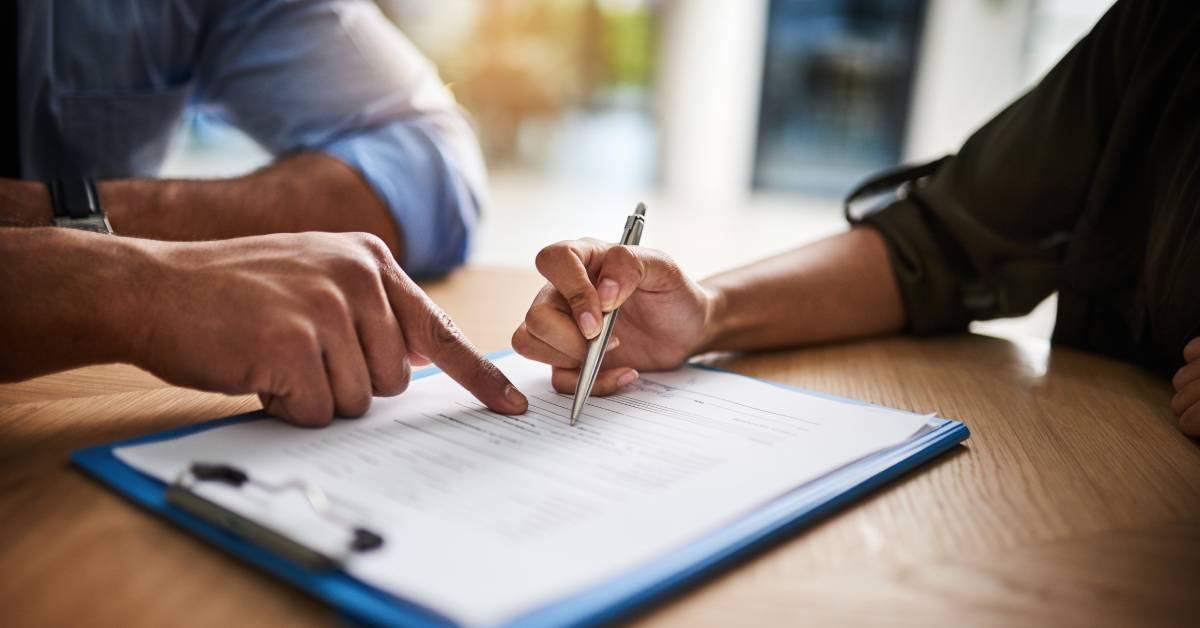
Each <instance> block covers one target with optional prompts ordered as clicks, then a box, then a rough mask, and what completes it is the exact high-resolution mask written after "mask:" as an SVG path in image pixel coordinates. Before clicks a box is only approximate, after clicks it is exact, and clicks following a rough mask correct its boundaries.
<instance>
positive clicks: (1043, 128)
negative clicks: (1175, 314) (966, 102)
mask: <svg viewBox="0 0 1200 628" xmlns="http://www.w3.org/2000/svg"><path fill="white" fill-rule="evenodd" d="M1138 4H1139V3H1130V2H1124V1H1123V2H1118V3H1117V4H1116V5H1115V6H1114V7H1113V8H1112V9H1110V10H1109V12H1108V13H1107V14H1106V15H1105V16H1104V17H1103V18H1102V19H1101V20H1100V22H1099V23H1098V24H1097V25H1096V27H1095V28H1094V29H1093V30H1092V32H1091V33H1089V34H1088V35H1087V36H1086V37H1085V38H1083V39H1082V40H1081V41H1080V42H1079V43H1078V44H1076V46H1075V47H1074V48H1073V49H1072V50H1071V51H1070V52H1069V53H1068V54H1067V55H1066V56H1065V57H1064V58H1063V59H1062V60H1061V61H1060V62H1059V63H1058V64H1057V65H1056V66H1055V67H1054V68H1053V69H1052V70H1051V71H1050V72H1049V73H1048V74H1047V75H1046V77H1045V78H1044V79H1043V80H1042V81H1041V82H1040V83H1039V84H1038V85H1036V86H1035V87H1034V88H1033V89H1032V90H1030V91H1029V92H1028V93H1026V94H1025V95H1023V96H1022V97H1021V98H1019V99H1018V100H1016V101H1015V102H1014V103H1012V104H1011V105H1010V106H1009V107H1007V108H1006V109H1005V110H1003V111H1002V112H1001V113H1000V114H998V115H997V116H996V117H995V118H993V119H992V120H991V121H989V122H988V123H987V124H985V125H984V126H983V127H982V128H980V129H979V130H978V131H976V132H975V133H974V134H973V135H972V136H971V137H970V138H969V139H968V140H967V141H966V143H965V144H964V145H963V146H962V149H961V150H960V151H959V153H958V154H957V155H955V156H954V157H952V158H950V159H949V160H948V161H947V162H946V163H945V164H944V165H943V166H942V167H941V169H940V170H939V171H938V172H937V173H936V174H934V175H932V176H930V177H928V178H927V179H925V180H924V181H922V182H920V183H918V184H916V185H914V186H912V187H911V188H910V189H909V192H908V194H907V195H905V196H904V197H903V198H900V199H898V200H896V201H894V202H893V203H891V204H890V205H888V206H887V207H885V208H884V209H883V210H881V211H879V212H876V213H874V214H872V215H869V216H867V217H866V218H865V219H864V220H863V222H865V223H866V224H867V225H869V226H872V227H874V228H876V229H878V230H879V231H880V232H881V233H882V234H883V236H884V240H885V241H886V242H887V245H888V249H889V254H890V257H891V261H892V266H893V270H894V272H895V275H896V280H897V283H898V284H899V287H900V294H901V298H902V299H903V301H904V305H905V309H906V311H907V314H908V320H909V330H910V331H911V332H913V333H916V334H928V333H936V332H942V331H956V330H961V329H964V328H965V327H966V325H967V323H969V322H970V321H972V320H982V319H989V318H998V317H1005V316H1016V315H1020V314H1024V313H1027V312H1029V310H1031V309H1032V308H1033V307H1034V306H1036V305H1037V304H1038V303H1039V302H1040V301H1041V300H1042V299H1044V298H1045V297H1047V296H1049V295H1050V293H1052V292H1053V291H1054V290H1055V289H1056V288H1057V286H1058V283H1059V280H1060V274H1061V271H1062V266H1063V262H1064V259H1065V256H1066V253H1067V250H1068V246H1069V243H1070V240H1071V237H1072V233H1073V232H1074V231H1075V229H1076V227H1077V223H1078V221H1079V220H1080V219H1081V215H1082V214H1083V210H1084V206H1085V203H1086V201H1087V198H1086V197H1087V195H1088V193H1089V189H1090V188H1091V184H1092V180H1093V177H1095V176H1097V173H1096V172H1095V170H1096V168H1097V164H1098V162H1099V160H1100V156H1101V153H1102V151H1103V149H1104V146H1105V144H1106V142H1107V141H1108V134H1109V133H1110V132H1111V129H1112V128H1113V124H1114V119H1115V118H1116V117H1117V116H1118V115H1119V110H1120V104H1121V95H1122V94H1123V93H1124V89H1125V85H1126V83H1127V80H1126V73H1125V68H1128V67H1129V66H1130V64H1131V62H1132V60H1131V59H1130V58H1129V56H1131V55H1134V54H1136V52H1137V49H1136V47H1135V46H1128V45H1126V44H1127V43H1128V42H1126V41H1123V40H1126V39H1127V38H1129V37H1131V36H1136V33H1135V32H1134V31H1136V30H1137V29H1139V28H1140V25H1139V20H1141V18H1143V17H1144V16H1143V15H1139V13H1144V11H1143V10H1142V9H1141V8H1138V7H1137V5H1138ZM1147 4H1153V3H1147Z"/></svg>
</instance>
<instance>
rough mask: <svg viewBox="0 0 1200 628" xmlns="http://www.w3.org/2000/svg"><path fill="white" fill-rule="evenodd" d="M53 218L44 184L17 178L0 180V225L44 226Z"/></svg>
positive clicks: (51, 207)
mask: <svg viewBox="0 0 1200 628" xmlns="http://www.w3.org/2000/svg"><path fill="white" fill-rule="evenodd" d="M53 218H54V209H53V206H52V205H51V203H50V190H49V189H47V188H46V184H44V183H42V182H41V181H22V180H18V179H4V180H3V181H0V226H6V227H45V226H48V225H50V224H51V223H52V221H53Z"/></svg>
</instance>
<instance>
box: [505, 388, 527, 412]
mask: <svg viewBox="0 0 1200 628" xmlns="http://www.w3.org/2000/svg"><path fill="white" fill-rule="evenodd" d="M504 398H505V399H507V400H508V402H509V403H511V404H513V405H514V406H521V407H524V406H525V404H527V403H529V400H528V399H526V398H525V395H522V394H521V391H519V390H517V389H516V388H513V386H512V384H509V385H508V386H505V387H504Z"/></svg>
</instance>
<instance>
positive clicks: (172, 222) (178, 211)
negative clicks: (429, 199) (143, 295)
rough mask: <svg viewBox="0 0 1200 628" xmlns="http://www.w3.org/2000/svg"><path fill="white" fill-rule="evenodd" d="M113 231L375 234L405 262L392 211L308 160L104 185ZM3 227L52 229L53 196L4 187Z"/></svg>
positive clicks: (343, 170)
mask: <svg viewBox="0 0 1200 628" xmlns="http://www.w3.org/2000/svg"><path fill="white" fill-rule="evenodd" d="M99 188H100V199H101V202H102V204H103V205H104V208H105V211H106V212H107V213H108V217H109V221H110V222H111V223H112V225H113V229H114V230H115V231H116V232H117V233H120V234H122V235H126V236H133V237H140V238H150V239H155V240H181V241H190V240H220V239H228V238H235V237H241V236H249V235H262V234H268V233H286V232H300V231H330V232H346V231H363V232H367V233H373V234H375V235H377V236H379V237H380V238H382V239H383V241H384V242H385V243H387V245H388V248H390V249H391V250H392V252H393V253H394V254H396V255H397V257H398V258H399V259H403V257H402V254H403V251H402V250H401V246H402V244H401V243H402V239H401V237H400V234H399V229H398V228H397V226H396V225H395V224H394V222H393V220H392V217H391V214H390V213H389V212H388V209H387V207H386V206H385V205H384V204H383V203H382V202H381V201H380V200H379V198H378V197H377V196H376V195H375V193H374V192H373V191H372V190H371V188H370V186H369V185H368V184H367V182H366V181H365V180H364V179H363V178H362V177H361V176H360V175H359V174H358V173H357V172H355V171H354V170H353V169H351V168H350V167H348V166H346V165H345V164H343V163H342V162H340V161H338V160H337V159H336V158H334V157H330V156H328V155H325V154H321V153H303V154H300V155H296V156H294V157H290V158H288V159H284V160H282V161H280V162H278V163H275V164H273V165H271V166H269V167H267V168H264V169H263V170H260V171H258V172H254V173H252V174H249V175H246V176H243V177H237V178H233V179H214V180H207V181H199V180H155V179H125V180H110V181H103V182H101V183H100V184H99ZM0 207H3V212H2V216H0V224H3V225H12V226H37V225H48V224H50V221H51V216H52V211H51V209H50V196H49V194H48V193H47V192H46V189H45V186H44V185H42V184H41V183H37V182H29V181H11V180H6V181H3V182H2V183H0Z"/></svg>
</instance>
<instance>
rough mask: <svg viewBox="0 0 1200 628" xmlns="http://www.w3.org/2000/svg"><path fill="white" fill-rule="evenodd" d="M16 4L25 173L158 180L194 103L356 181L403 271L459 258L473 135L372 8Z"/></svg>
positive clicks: (112, 0) (178, 1) (330, 3)
mask: <svg viewBox="0 0 1200 628" xmlns="http://www.w3.org/2000/svg"><path fill="white" fill-rule="evenodd" d="M20 2H21V4H20V20H21V30H20V78H19V88H18V89H19V94H18V98H19V116H20V126H19V128H20V133H21V137H20V141H21V165H22V176H23V177H24V178H26V179H43V180H44V179H51V178H55V177H67V176H92V177H97V178H116V177H147V176H154V175H155V174H156V173H157V172H158V169H159V167H160V166H161V165H162V162H163V159H164V158H165V156H166V153H167V148H168V144H169V142H170V139H171V138H172V136H173V135H174V131H175V130H176V128H177V127H178V126H179V125H180V123H181V121H182V118H183V114H184V111H185V109H186V108H187V107H188V106H192V107H197V108H199V110H201V111H203V112H204V113H205V114H206V115H213V116H217V117H220V118H222V119H224V120H226V121H228V122H229V123H231V124H232V125H234V126H236V127H238V128H239V129H241V130H242V131H244V132H246V133H247V134H248V135H250V136H251V137H253V138H254V139H255V140H256V141H257V142H258V143H259V144H261V145H262V146H263V147H264V148H266V150H268V151H269V152H270V153H271V154H272V155H275V156H282V155H287V154H289V153H294V152H298V151H323V152H325V153H328V154H330V155H333V156H334V157H337V158H338V159H341V160H342V161H344V162H346V163H347V164H349V165H350V166H351V167H353V168H355V169H356V170H358V171H359V172H360V173H362V175H363V177H364V178H365V179H366V181H368V182H369V183H370V185H371V187H372V189H374V191H375V193H376V194H377V195H378V196H379V198H380V199H382V200H383V201H384V202H385V203H386V204H387V206H388V208H389V209H390V210H391V212H392V214H393V216H394V218H395V220H396V222H397V224H399V225H400V226H401V229H402V231H403V233H404V243H405V259H404V260H403V262H404V266H405V269H406V270H407V271H408V272H409V273H410V274H413V275H433V274H440V273H444V272H446V271H447V270H449V269H451V268H452V267H454V266H455V265H457V264H460V263H461V262H462V261H463V260H464V259H465V258H466V255H467V250H468V246H469V242H470V236H471V234H472V232H473V231H474V229H475V225H476V223H477V221H478V214H479V205H480V203H481V201H482V199H483V192H484V186H485V179H484V170H483V161H482V158H481V157H480V154H479V148H478V145H477V142H476V139H475V136H474V134H473V133H472V131H471V128H470V126H469V125H468V124H467V122H466V120H465V119H464V117H463V114H462V112H461V110H460V109H459V107H458V105H457V104H456V103H455V101H454V97H453V96H452V95H451V94H450V92H449V91H448V90H447V89H446V87H445V86H444V85H443V84H442V82H441V80H440V79H439V78H438V75H437V72H436V70H435V69H434V68H433V66H432V65H431V64H430V63H429V62H428V61H427V60H426V59H425V58H424V57H423V56H422V55H421V54H420V53H419V52H418V51H417V50H416V48H414V47H413V46H412V44H411V43H409V41H408V40H407V39H405V38H404V36H403V35H401V34H400V32H399V31H397V30H396V29H395V28H394V27H393V26H392V25H391V24H390V23H389V22H388V21H387V20H386V18H384V17H383V15H382V14H381V13H380V12H379V10H378V8H377V7H376V6H375V5H374V4H373V3H370V2H367V1H363V0H20ZM162 209H163V211H170V208H169V207H164V208H162Z"/></svg>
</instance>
